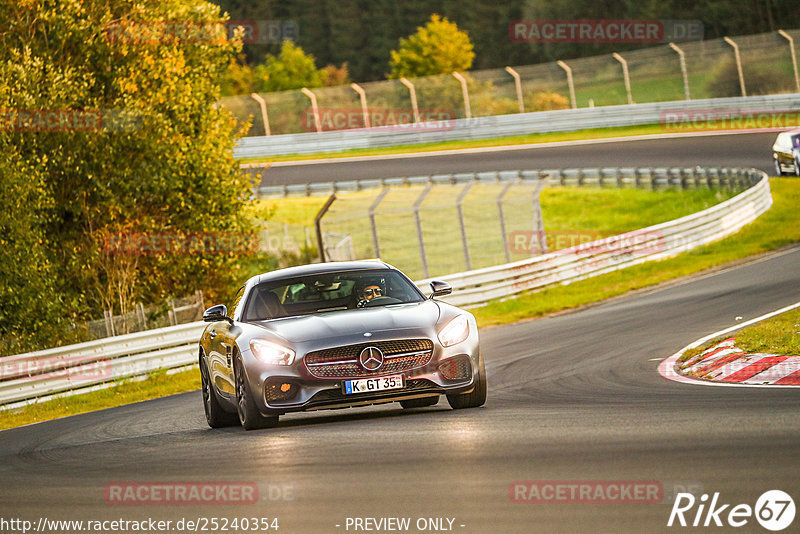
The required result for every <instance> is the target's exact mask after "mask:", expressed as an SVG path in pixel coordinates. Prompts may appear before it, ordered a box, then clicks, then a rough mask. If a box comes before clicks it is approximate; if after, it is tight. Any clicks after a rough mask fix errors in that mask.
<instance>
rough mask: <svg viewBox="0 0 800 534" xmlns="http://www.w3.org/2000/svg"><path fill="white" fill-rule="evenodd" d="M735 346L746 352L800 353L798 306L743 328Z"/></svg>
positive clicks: (799, 309)
mask: <svg viewBox="0 0 800 534" xmlns="http://www.w3.org/2000/svg"><path fill="white" fill-rule="evenodd" d="M736 346H737V347H739V348H741V349H742V350H744V351H746V352H748V353H755V352H766V353H770V354H780V355H785V356H795V355H800V308H795V309H794V310H790V311H788V312H786V313H782V314H780V315H777V316H775V317H772V318H770V319H766V320H764V321H761V322H760V323H756V324H754V325H751V326H748V327H746V328H743V329H742V330H740V331H739V333H737V334H736Z"/></svg>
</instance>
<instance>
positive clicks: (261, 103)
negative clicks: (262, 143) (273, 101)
mask: <svg viewBox="0 0 800 534" xmlns="http://www.w3.org/2000/svg"><path fill="white" fill-rule="evenodd" d="M250 98H252V99H253V100H255V101H256V102H258V105H259V106H260V107H261V120H262V121H264V135H271V132H270V130H269V117H268V116H267V103H266V102H264V99H263V98H261V95H259V94H257V93H250Z"/></svg>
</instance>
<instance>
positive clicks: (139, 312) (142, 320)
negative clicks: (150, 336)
mask: <svg viewBox="0 0 800 534" xmlns="http://www.w3.org/2000/svg"><path fill="white" fill-rule="evenodd" d="M201 294H202V293H201ZM136 316H137V318H138V319H139V328H140V329H141V330H147V316H146V315H145V314H144V306H143V305H142V303H141V302H139V303H137V304H136Z"/></svg>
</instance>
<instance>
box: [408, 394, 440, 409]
mask: <svg viewBox="0 0 800 534" xmlns="http://www.w3.org/2000/svg"><path fill="white" fill-rule="evenodd" d="M438 403H439V396H438V395H437V396H435V397H422V398H421V399H408V400H404V401H400V406H402V407H403V409H405V410H410V409H412V408H424V407H426V406H433V405H435V404H438Z"/></svg>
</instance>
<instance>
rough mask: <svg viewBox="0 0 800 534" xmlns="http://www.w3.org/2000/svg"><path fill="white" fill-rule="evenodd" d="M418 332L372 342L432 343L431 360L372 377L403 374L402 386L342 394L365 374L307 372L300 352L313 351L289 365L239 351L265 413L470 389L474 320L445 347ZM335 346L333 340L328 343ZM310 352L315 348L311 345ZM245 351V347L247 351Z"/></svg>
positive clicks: (475, 350) (476, 351) (474, 368)
mask: <svg viewBox="0 0 800 534" xmlns="http://www.w3.org/2000/svg"><path fill="white" fill-rule="evenodd" d="M421 334H422V333H421V332H406V333H404V335H403V336H402V337H398V336H397V335H392V333H387V334H385V335H382V336H379V335H376V338H375V339H372V340H371V341H373V342H376V343H377V342H381V341H394V340H398V339H415V338H420V337H425V338H427V339H431V341H433V353H432V355H431V358H430V361H429V362H428V363H427V364H425V365H422V366H420V367H416V368H412V369H408V370H403V371H401V372H396V371H395V372H386V373H379V374H374V375H370V378H371V377H380V376H389V375H402V376H403V380H404V387H403V388H402V389H392V390H385V391H378V392H368V393H355V394H346V393H344V385H343V384H344V381H345V380H349V379H351V378H352V379H359V378H364V376H352V377H351V376H346V377H335V378H319V377H316V376H314V375H312V374H311V372H310V371H309V368H308V367H307V366H306V363H305V361H304V356H305V354H307V353H308V352H312V351H311V350H304V351H303V352H299V351H298V359H297V361H295V363H293V364H292V365H290V366H275V365H265V364H262V363H261V362H259V361H258V360H256V359H255V358H254V357H253V356H252V354H245V353H243V354H242V356H243V357H244V358H245V366H246V369H247V375H248V382H249V385H250V391H251V392H253V396H254V397H255V399H254V400H255V401H256V404H257V405H258V408H259V411H261V412H262V413H263V414H264V415H280V414H284V413H289V412H300V411H311V410H321V409H338V408H348V407H355V406H366V405H370V404H383V403H389V402H397V401H401V400H410V399H417V398H422V397H432V396H438V395H451V394H461V393H469V392H470V391H472V389H473V388H474V387H475V384H476V383H477V379H478V369H479V365H478V364H479V360H480V348H479V342H478V332H477V327H476V325H475V324H474V319H472V320H471V323H470V334H469V336H468V337H467V339H465V340H464V341H463V342H461V343H458V344H456V345H454V346H451V347H443V346H442V345H441V343H439V341H438V339H437V338H436V337H435V335H434V336H431V335H424V336H421ZM329 346H330V347H336V346H337V344H336V342H335V341H334V342H332V343H329ZM314 350H318V347H315V348H314ZM248 352H249V351H248Z"/></svg>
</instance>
